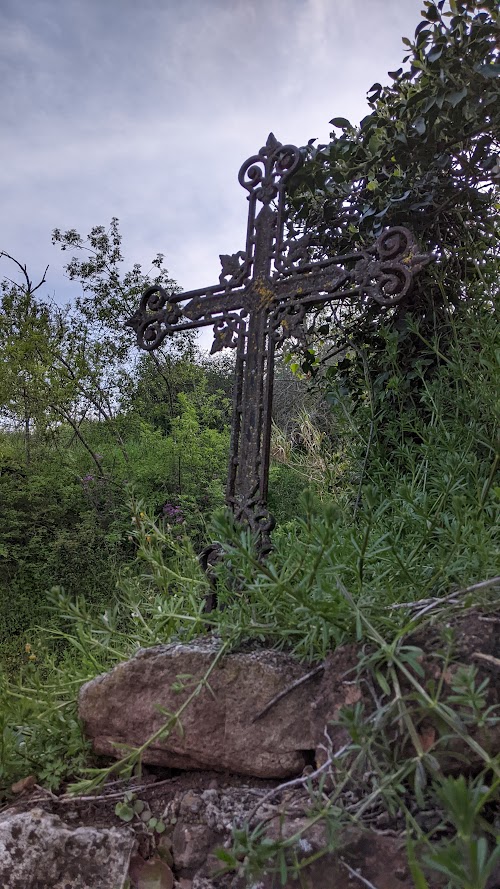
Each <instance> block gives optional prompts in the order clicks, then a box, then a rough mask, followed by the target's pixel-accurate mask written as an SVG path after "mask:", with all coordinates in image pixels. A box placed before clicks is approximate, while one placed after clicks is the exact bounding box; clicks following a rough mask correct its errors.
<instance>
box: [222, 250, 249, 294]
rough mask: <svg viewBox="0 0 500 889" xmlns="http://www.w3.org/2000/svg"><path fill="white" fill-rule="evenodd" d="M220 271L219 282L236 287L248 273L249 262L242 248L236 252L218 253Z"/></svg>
mask: <svg viewBox="0 0 500 889" xmlns="http://www.w3.org/2000/svg"><path fill="white" fill-rule="evenodd" d="M219 259H220V264H221V266H222V271H221V273H220V275H219V281H220V283H221V284H225V285H226V286H227V287H238V286H239V285H240V284H242V283H243V281H244V280H245V278H248V276H249V274H250V268H251V263H250V262H249V260H248V257H247V254H246V253H245V251H244V250H239V251H238V253H221V254H220V255H219Z"/></svg>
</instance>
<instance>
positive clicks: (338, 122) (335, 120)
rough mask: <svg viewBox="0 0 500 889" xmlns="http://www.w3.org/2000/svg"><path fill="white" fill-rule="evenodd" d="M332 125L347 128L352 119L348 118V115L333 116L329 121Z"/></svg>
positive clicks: (342, 128)
mask: <svg viewBox="0 0 500 889" xmlns="http://www.w3.org/2000/svg"><path fill="white" fill-rule="evenodd" d="M329 123H331V125H332V127H339V129H341V130H345V129H346V128H347V127H350V126H351V123H350V121H348V120H347V117H332V119H331V120H330V121H329Z"/></svg>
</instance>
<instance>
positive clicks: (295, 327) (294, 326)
mask: <svg viewBox="0 0 500 889" xmlns="http://www.w3.org/2000/svg"><path fill="white" fill-rule="evenodd" d="M305 315H306V309H305V306H304V305H303V304H302V303H300V302H299V301H298V300H297V301H293V302H290V303H288V304H287V305H284V306H279V307H278V308H277V309H276V310H275V311H274V312H273V314H272V316H271V319H270V332H271V336H272V337H273V340H274V342H275V344H276V346H277V347H279V346H281V345H282V344H283V343H284V341H285V340H286V339H288V338H289V337H291V336H294V337H297V339H301V340H302V339H304V328H303V321H304V318H305Z"/></svg>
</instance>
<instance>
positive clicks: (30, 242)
mask: <svg viewBox="0 0 500 889" xmlns="http://www.w3.org/2000/svg"><path fill="white" fill-rule="evenodd" d="M422 6H423V3H422V2H421V0H24V2H19V0H0V95H1V116H2V126H1V131H0V146H1V147H0V183H1V195H2V210H1V214H0V251H1V250H5V251H7V252H9V253H11V254H13V255H14V256H15V257H16V258H18V259H19V260H20V261H22V262H26V263H27V264H28V267H29V269H30V271H31V273H32V277H33V278H36V276H37V274H40V273H41V272H42V271H43V269H44V267H45V265H46V264H47V263H49V265H50V268H49V272H48V277H47V288H46V293H47V294H49V295H51V296H55V298H56V299H57V301H58V302H66V301H68V300H70V299H71V298H72V297H73V296H74V295H75V293H76V290H77V285H76V284H70V283H69V282H68V281H67V280H66V279H65V277H64V272H63V259H64V258H65V257H66V255H65V254H62V255H61V253H60V252H59V250H58V249H57V247H53V246H52V244H51V238H50V236H51V231H52V229H53V228H55V227H59V228H61V229H63V230H65V229H68V228H76V229H77V230H78V231H79V232H80V233H82V234H85V233H87V232H88V231H89V230H90V228H91V227H92V226H93V225H96V224H104V225H106V224H107V223H108V222H109V220H110V219H111V217H112V216H118V217H119V219H120V224H121V229H122V232H123V237H124V251H125V256H126V261H127V264H128V265H131V264H133V263H134V262H140V263H142V264H143V265H144V266H145V267H146V268H149V267H150V260H151V259H152V258H153V257H154V256H155V255H156V253H158V252H161V253H164V254H165V255H166V260H167V267H168V270H169V272H170V274H171V276H172V277H174V278H175V279H176V280H177V281H178V283H179V284H180V285H181V286H182V288H183V289H190V288H194V287H202V286H204V285H209V284H212V283H215V282H216V281H217V279H218V275H219V270H220V268H219V260H218V254H219V253H232V252H235V251H237V250H240V249H242V248H243V247H244V238H245V224H246V207H247V205H246V200H245V194H246V193H245V192H244V191H243V189H242V188H241V186H239V185H238V182H237V173H238V169H239V167H240V165H241V163H242V162H243V160H245V158H246V157H248V156H249V155H251V154H253V153H254V152H255V151H257V150H258V149H259V147H260V146H261V145H262V144H263V143H264V142H265V140H266V138H267V135H268V133H269V132H270V131H271V130H272V131H273V132H274V133H275V135H276V137H277V138H278V139H279V140H280V141H282V142H293V143H295V144H298V145H303V144H305V143H306V142H307V141H308V140H309V139H310V138H312V137H318V138H319V139H320V141H326V140H327V139H328V134H329V131H330V129H331V127H330V126H329V124H328V121H329V120H330V119H331V118H332V117H334V116H335V117H336V116H345V117H348V118H350V119H351V120H352V121H358V120H359V119H360V118H361V117H363V116H364V114H365V113H366V112H367V106H366V99H365V95H366V91H367V90H368V88H369V87H370V86H371V84H372V83H374V82H375V81H377V80H379V81H381V82H382V83H384V82H387V79H388V78H387V76H386V72H387V71H388V70H391V69H395V68H397V67H398V66H399V64H400V62H401V59H402V56H403V46H402V44H401V37H402V36H412V34H413V31H414V29H415V27H416V25H417V24H418V22H419V20H420V9H421V7H422ZM0 263H1V265H0V274H2V273H4V274H7V273H8V272H9V270H8V268H7V264H6V262H5V260H4V259H3V260H1V261H0Z"/></svg>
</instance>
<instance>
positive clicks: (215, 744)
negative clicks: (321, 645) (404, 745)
mask: <svg viewBox="0 0 500 889" xmlns="http://www.w3.org/2000/svg"><path fill="white" fill-rule="evenodd" d="M450 629H451V630H452V631H453V632H454V634H455V653H454V661H453V662H452V663H450V664H447V665H446V667H443V659H442V655H441V654H440V653H439V652H440V651H442V649H443V638H442V628H441V627H439V626H435V627H434V626H426V627H425V632H424V631H422V632H421V634H420V636H419V635H418V634H415V636H414V637H412V638H409V639H408V640H407V641H408V643H411V644H413V645H418V646H420V647H421V648H422V650H423V652H424V653H423V654H422V657H421V659H420V667H421V669H422V671H423V674H424V675H425V677H426V679H427V680H429V681H430V680H432V682H433V683H436V682H438V683H440V684H441V685H442V699H443V701H444V702H446V699H447V697H448V696H449V695H451V694H452V692H453V689H452V685H453V681H454V677H455V676H456V674H457V670H458V669H459V668H460V664H465V665H469V664H470V663H473V664H474V665H475V666H477V669H478V683H480V682H481V681H482V680H483V679H484V678H485V677H488V678H489V679H490V685H489V688H488V691H487V697H486V703H487V706H493V707H494V706H496V705H498V704H499V703H500V685H499V682H498V676H499V673H498V667H499V664H500V635H499V634H498V619H496V618H492V617H491V616H488V615H482V614H480V613H479V612H475V611H470V610H469V611H468V612H467V614H465V615H464V616H463V617H462V616H461V617H460V618H458V619H454V622H453V624H452V626H451V628H450ZM217 650H218V649H217V642H216V641H214V640H201V641H198V642H196V643H191V644H189V645H181V644H171V645H161V646H156V647H154V648H149V649H144V650H141V651H139V652H138V654H137V655H136V656H135V657H133V658H132V659H131V660H130V661H127V662H126V663H123V664H119V665H118V666H117V667H115V668H114V670H112V671H111V672H110V673H107V674H104V675H102V676H99V677H97V679H94V680H92V681H91V682H89V683H87V684H86V685H84V686H83V688H82V689H81V692H80V718H81V719H82V721H83V724H84V729H85V731H86V734H87V735H88V737H89V738H90V739H91V740H92V742H93V745H94V749H95V750H96V752H97V753H102V754H107V755H111V756H116V757H119V756H120V755H121V750H122V749H123V747H121V746H120V745H124V744H125V745H129V746H130V745H131V746H139V745H142V744H143V743H144V742H145V741H146V740H147V739H148V738H149V737H151V735H153V734H154V733H155V732H157V731H158V730H159V729H160V728H161V725H162V723H164V722H165V718H166V717H165V712H168V713H175V712H176V711H178V710H179V708H180V707H181V706H182V704H183V702H184V701H185V700H186V698H187V697H188V695H189V694H190V693H191V692H192V691H193V689H194V688H195V687H196V683H197V682H200V681H201V680H202V679H203V677H204V675H205V674H206V673H207V671H208V670H209V668H210V665H211V664H212V662H213V659H214V656H215V654H216V653H217ZM358 657H359V650H358V648H357V647H356V646H355V645H346V646H343V647H342V648H338V649H337V650H336V651H335V652H333V654H331V655H330V656H329V657H327V658H326V660H325V662H324V664H323V665H322V669H321V671H320V672H317V673H316V674H315V675H311V676H310V677H309V678H308V679H307V681H305V682H303V683H302V684H299V685H297V686H296V687H294V683H295V682H296V680H298V679H300V678H303V677H306V676H307V675H308V673H309V672H310V669H309V668H308V667H305V666H303V665H301V664H300V663H298V662H297V661H296V660H295V659H294V658H292V657H291V656H289V655H286V654H283V653H280V652H276V651H270V650H256V651H243V652H239V653H233V654H229V655H227V656H225V657H224V658H223V659H221V661H220V663H219V664H218V665H217V666H216V667H215V669H214V670H213V672H212V673H211V674H210V677H209V681H208V684H206V685H205V686H204V687H203V688H201V690H200V693H199V694H198V695H197V696H196V697H194V699H193V700H192V701H191V703H190V704H189V706H188V707H187V708H186V710H185V711H184V712H183V713H182V717H181V719H180V722H181V725H182V731H177V730H174V731H173V732H171V733H170V735H169V736H168V737H165V736H163V737H158V738H157V739H156V740H155V742H154V743H153V744H151V745H150V746H149V747H148V748H147V749H146V750H145V751H144V754H143V762H144V763H151V764H155V765H160V766H166V767H171V768H178V769H183V770H190V769H206V770H208V769H213V770H215V771H219V772H232V773H235V774H240V775H249V776H252V777H256V778H276V779H284V778H289V777H292V776H297V775H300V774H301V773H302V772H303V770H304V768H305V767H306V766H311V765H313V764H316V765H318V766H319V765H322V764H323V763H324V762H325V760H326V759H327V758H328V757H329V756H330V755H331V753H332V751H333V753H338V752H339V751H340V750H341V749H342V747H344V746H345V745H347V744H349V741H350V739H349V736H348V734H347V731H346V729H345V728H343V727H342V725H340V724H338V722H336V721H337V719H338V716H339V713H340V711H341V709H342V708H343V707H349V706H353V705H355V704H357V703H358V702H360V703H362V704H363V706H364V711H365V713H366V714H367V716H369V714H370V713H372V712H373V709H374V697H373V695H371V694H370V692H369V691H368V684H367V683H366V682H365V681H364V680H363V679H360V678H359V677H358V676H357V674H356V666H357V663H358ZM179 678H180V682H181V684H183V688H181V690H179ZM417 678H418V677H417ZM400 681H401V687H402V689H403V692H405V693H408V692H411V691H412V689H411V687H410V684H409V682H408V679H406V678H405V677H404V676H401V677H400ZM282 691H288V693H287V694H286V695H285V696H284V697H282V698H281V699H280V700H278V701H276V702H275V703H274V705H273V706H272V707H271V709H270V710H269V711H268V712H267V713H265V715H264V716H262V717H261V718H258V719H257V717H258V716H259V717H260V714H261V713H262V710H263V709H264V708H265V707H266V705H267V704H268V703H269V702H270V701H272V700H273V699H275V698H276V696H277V695H279V693H280V692H282ZM464 718H465V716H464ZM475 722H476V721H475V720H472V722H471V723H470V724H468V726H467V727H468V731H469V732H470V735H471V737H472V738H473V740H474V741H476V742H477V743H479V744H480V745H482V746H483V747H484V749H485V750H486V751H487V753H489V754H490V755H497V753H498V751H499V749H500V723H499V724H498V725H491V726H488V727H487V728H486V729H484V728H483V729H481V728H480V727H478V726H477V725H476V724H475ZM325 729H327V734H326V733H325ZM419 731H420V732H421V740H422V744H423V746H424V747H425V749H426V751H427V752H430V751H432V754H433V755H434V756H435V757H436V758H437V759H438V761H439V764H440V767H441V768H442V769H443V771H445V772H453V771H455V770H456V769H457V768H459V769H462V770H463V762H462V759H461V754H462V753H463V741H462V740H461V739H455V740H453V739H450V738H449V737H447V738H446V740H442V739H441V736H442V734H443V731H442V726H441V727H440V726H439V725H438V724H436V725H434V723H432V722H429V720H427V721H422V722H421V723H420V725H419ZM457 754H458V755H457ZM408 755H409V756H413V755H414V750H413V748H411V749H410V747H408ZM468 756H469V763H468V768H469V770H473V769H475V768H477V767H478V765H480V764H481V761H480V760H479V759H477V758H476V759H474V756H473V754H472V753H471V751H470V750H469V751H468Z"/></svg>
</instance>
